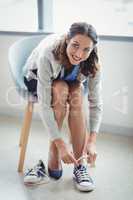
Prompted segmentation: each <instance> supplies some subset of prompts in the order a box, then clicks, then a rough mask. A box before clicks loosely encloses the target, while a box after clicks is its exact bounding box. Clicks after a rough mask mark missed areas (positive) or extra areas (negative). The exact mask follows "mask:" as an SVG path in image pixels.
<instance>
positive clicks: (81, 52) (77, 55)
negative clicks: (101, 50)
mask: <svg viewBox="0 0 133 200" xmlns="http://www.w3.org/2000/svg"><path fill="white" fill-rule="evenodd" d="M75 56H76V57H77V58H82V57H83V51H82V50H80V49H78V50H77V51H76V52H75Z"/></svg>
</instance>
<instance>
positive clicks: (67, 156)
mask: <svg viewBox="0 0 133 200" xmlns="http://www.w3.org/2000/svg"><path fill="white" fill-rule="evenodd" d="M54 143H55V145H56V147H57V149H58V151H59V154H60V158H61V160H62V161H63V162H64V163H66V164H71V163H74V164H75V165H78V162H77V160H76V159H75V157H74V155H73V153H72V152H71V151H70V150H69V148H68V146H67V145H66V144H65V142H64V141H63V140H62V139H55V140H54Z"/></svg>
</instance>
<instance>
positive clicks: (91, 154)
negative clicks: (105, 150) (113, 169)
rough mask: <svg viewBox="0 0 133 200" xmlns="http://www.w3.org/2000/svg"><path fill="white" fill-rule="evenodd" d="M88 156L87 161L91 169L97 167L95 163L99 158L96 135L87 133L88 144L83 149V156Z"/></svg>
mask: <svg viewBox="0 0 133 200" xmlns="http://www.w3.org/2000/svg"><path fill="white" fill-rule="evenodd" d="M86 154H87V161H88V163H89V164H90V165H91V167H94V166H95V161H96V158H97V151H96V133H91V134H90V135H89V134H88V133H87V137H86V142H85V145H84V149H83V155H86Z"/></svg>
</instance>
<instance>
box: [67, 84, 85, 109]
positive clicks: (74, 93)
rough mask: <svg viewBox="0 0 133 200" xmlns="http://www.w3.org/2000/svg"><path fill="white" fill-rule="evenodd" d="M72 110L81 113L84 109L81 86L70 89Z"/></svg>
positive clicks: (76, 85) (77, 85)
mask: <svg viewBox="0 0 133 200" xmlns="http://www.w3.org/2000/svg"><path fill="white" fill-rule="evenodd" d="M69 105H70V110H76V111H81V110H82V108H83V92H82V86H81V84H75V85H72V86H70V88H69Z"/></svg>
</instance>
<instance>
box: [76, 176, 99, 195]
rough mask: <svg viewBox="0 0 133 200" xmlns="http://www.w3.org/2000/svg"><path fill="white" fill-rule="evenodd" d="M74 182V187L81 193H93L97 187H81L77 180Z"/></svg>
mask: <svg viewBox="0 0 133 200" xmlns="http://www.w3.org/2000/svg"><path fill="white" fill-rule="evenodd" d="M73 182H74V185H75V188H76V189H78V190H79V191H81V192H91V191H93V190H94V189H95V186H94V185H90V186H82V185H79V184H78V183H77V182H76V181H75V179H74V178H73Z"/></svg>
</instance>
